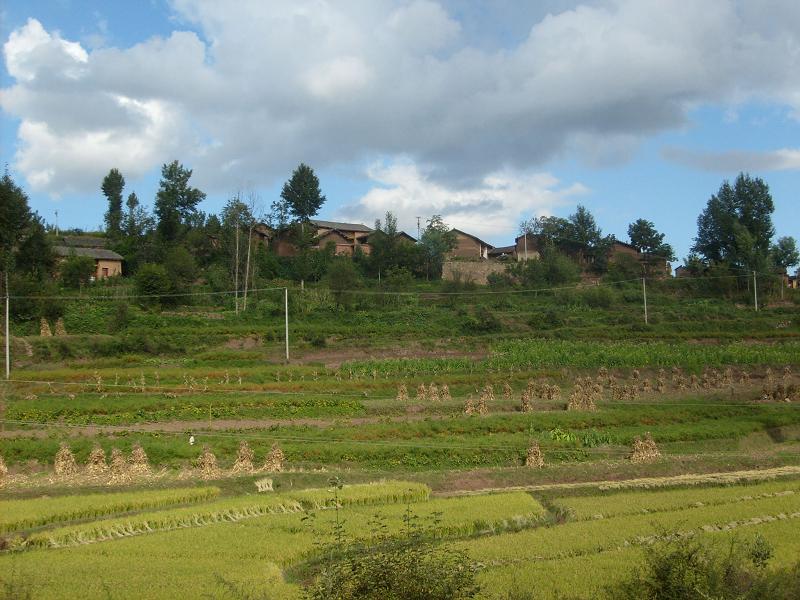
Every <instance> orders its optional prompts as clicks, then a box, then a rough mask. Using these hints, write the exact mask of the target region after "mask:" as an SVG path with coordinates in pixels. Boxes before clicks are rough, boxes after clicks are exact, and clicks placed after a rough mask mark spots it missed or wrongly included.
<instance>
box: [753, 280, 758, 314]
mask: <svg viewBox="0 0 800 600" xmlns="http://www.w3.org/2000/svg"><path fill="white" fill-rule="evenodd" d="M753 306H755V309H756V312H758V279H757V278H756V272H755V271H753Z"/></svg>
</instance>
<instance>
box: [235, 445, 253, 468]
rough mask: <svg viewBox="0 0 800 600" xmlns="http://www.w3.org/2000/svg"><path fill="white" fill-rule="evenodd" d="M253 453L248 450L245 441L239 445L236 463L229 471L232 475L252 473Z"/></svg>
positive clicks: (251, 450) (248, 447)
mask: <svg viewBox="0 0 800 600" xmlns="http://www.w3.org/2000/svg"><path fill="white" fill-rule="evenodd" d="M254 458H255V453H254V452H253V449H252V448H250V444H248V443H247V441H246V440H242V441H241V442H240V443H239V452H238V453H237V454H236V462H234V463H233V467H232V468H231V471H232V472H233V473H252V472H253V471H254V467H253V459H254Z"/></svg>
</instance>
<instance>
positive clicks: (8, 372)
mask: <svg viewBox="0 0 800 600" xmlns="http://www.w3.org/2000/svg"><path fill="white" fill-rule="evenodd" d="M5 275H6V331H5V334H6V336H5V337H6V379H11V329H10V328H9V326H8V305H9V298H8V268H7V267H6V273H5Z"/></svg>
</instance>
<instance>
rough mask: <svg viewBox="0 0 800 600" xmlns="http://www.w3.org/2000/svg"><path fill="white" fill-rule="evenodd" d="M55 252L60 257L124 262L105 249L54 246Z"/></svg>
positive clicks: (117, 255) (114, 253) (115, 254)
mask: <svg viewBox="0 0 800 600" xmlns="http://www.w3.org/2000/svg"><path fill="white" fill-rule="evenodd" d="M53 251H54V252H55V253H56V254H57V255H58V256H88V257H89V258H94V259H95V260H122V257H121V256H120V255H119V254H117V253H116V252H113V251H112V250H106V249H105V248H79V247H67V246H53Z"/></svg>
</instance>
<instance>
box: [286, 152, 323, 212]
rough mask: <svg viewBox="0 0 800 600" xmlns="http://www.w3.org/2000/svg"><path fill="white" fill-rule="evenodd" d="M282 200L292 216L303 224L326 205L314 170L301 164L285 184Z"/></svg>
mask: <svg viewBox="0 0 800 600" xmlns="http://www.w3.org/2000/svg"><path fill="white" fill-rule="evenodd" d="M281 198H282V199H283V200H284V202H286V206H287V208H288V210H289V212H290V213H291V214H292V216H294V218H295V219H296V220H298V221H300V222H301V223H304V222H306V221H308V220H309V219H310V218H311V217H313V216H314V215H316V214H317V213H318V212H319V209H320V207H321V206H322V205H323V204H324V203H325V196H323V195H322V192H321V191H320V188H319V179H317V176H316V175H315V174H314V169H312V168H311V167H309V166H308V165H306V164H304V163H300V165H299V166H298V167H297V168H296V169H295V170H294V172H293V173H292V177H291V179H289V181H287V182H286V183H284V184H283V189H282V190H281Z"/></svg>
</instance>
